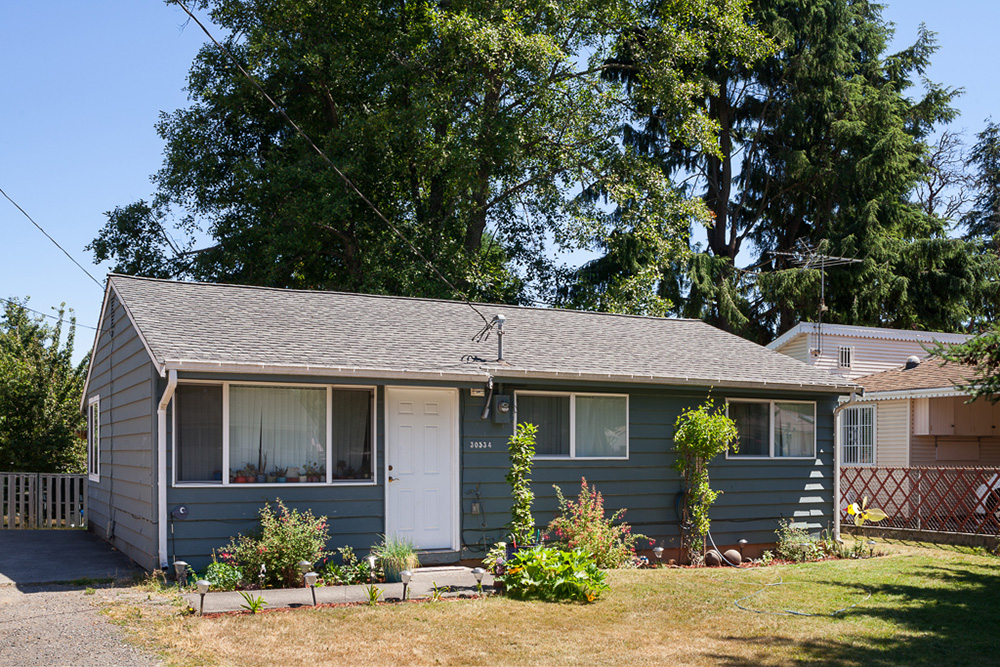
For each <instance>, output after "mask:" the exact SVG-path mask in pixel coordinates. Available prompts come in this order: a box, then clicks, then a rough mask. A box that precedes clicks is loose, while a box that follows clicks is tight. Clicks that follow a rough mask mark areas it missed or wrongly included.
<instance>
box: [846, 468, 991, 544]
mask: <svg viewBox="0 0 1000 667" xmlns="http://www.w3.org/2000/svg"><path fill="white" fill-rule="evenodd" d="M840 493H841V508H840V510H841V513H842V515H843V516H842V519H844V518H845V517H847V507H848V505H849V504H850V503H853V502H861V501H862V499H863V498H868V503H869V505H872V506H876V507H879V508H881V509H882V510H884V511H885V513H886V514H887V515H888V518H887V519H885V520H884V521H882V522H880V523H879V524H877V525H872V526H868V527H867V529H869V530H873V531H877V530H885V529H895V530H912V531H933V532H943V533H965V534H977V535H996V534H998V533H1000V515H998V511H1000V468H921V467H914V468H888V467H845V468H843V469H842V470H841V487H840ZM846 520H847V519H845V522H846Z"/></svg>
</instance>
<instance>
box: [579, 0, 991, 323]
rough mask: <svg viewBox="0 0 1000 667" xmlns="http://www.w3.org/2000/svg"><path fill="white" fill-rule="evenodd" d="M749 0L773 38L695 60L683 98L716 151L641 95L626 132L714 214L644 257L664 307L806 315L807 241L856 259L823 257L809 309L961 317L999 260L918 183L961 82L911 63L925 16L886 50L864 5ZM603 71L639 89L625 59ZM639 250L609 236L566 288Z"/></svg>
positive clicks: (858, 0) (763, 318) (921, 59)
mask: <svg viewBox="0 0 1000 667" xmlns="http://www.w3.org/2000/svg"><path fill="white" fill-rule="evenodd" d="M750 12H751V16H750V22H751V23H752V24H753V25H754V26H755V27H757V28H759V29H760V30H761V31H762V32H763V33H765V34H766V35H768V36H769V37H770V38H771V39H773V40H774V42H775V43H776V44H777V45H778V46H777V49H776V50H774V52H773V53H771V54H770V55H768V56H767V57H765V58H762V59H760V60H758V61H756V62H754V63H750V64H749V65H748V64H746V63H742V62H736V61H733V60H731V59H728V58H726V57H725V56H724V55H723V54H719V56H718V57H716V58H712V59H709V60H707V61H706V69H705V70H704V74H705V75H706V76H708V77H709V78H710V79H712V80H713V81H714V82H715V84H716V86H715V87H714V89H713V92H712V93H710V94H709V95H706V96H704V97H700V98H698V100H697V103H698V104H699V106H700V108H701V109H702V111H703V112H704V113H705V114H706V116H707V117H709V118H711V119H712V120H714V121H715V122H716V123H717V124H718V131H719V134H718V137H719V143H718V148H719V150H718V151H717V152H704V151H702V152H699V151H692V150H690V149H689V147H687V146H685V145H683V144H680V143H678V142H676V141H674V140H673V138H672V136H671V135H670V133H669V132H665V131H664V120H665V119H668V118H669V112H668V109H669V107H666V106H664V105H662V104H660V103H659V102H658V100H657V99H656V96H655V94H650V93H649V92H646V93H643V95H642V97H641V101H642V102H644V103H645V107H646V111H647V113H646V116H645V118H644V119H643V120H642V121H641V122H639V123H632V124H630V125H629V126H627V128H626V132H625V134H624V140H625V142H626V144H627V145H629V146H632V147H634V148H635V149H636V150H637V151H638V152H641V153H642V154H644V155H647V156H650V157H651V158H654V159H656V160H658V162H659V164H660V165H661V167H662V169H663V170H664V172H665V173H666V174H669V175H670V177H671V178H673V179H674V180H676V181H679V182H680V181H682V182H684V183H686V186H687V188H688V191H689V192H691V193H695V194H697V195H699V196H700V197H701V198H702V199H703V201H704V203H705V205H706V206H707V207H708V209H709V210H710V212H711V217H712V224H711V225H710V227H709V228H708V230H707V233H706V234H705V239H704V242H703V244H702V242H701V241H699V240H698V238H697V236H696V235H695V234H694V233H693V232H689V243H690V244H691V250H692V253H691V255H690V256H689V257H688V258H679V259H676V260H675V261H673V262H671V263H669V264H665V265H662V266H659V267H656V269H657V270H659V271H660V273H661V275H662V280H661V282H660V283H659V291H660V293H661V294H662V295H663V296H664V297H666V298H668V299H669V300H670V301H672V302H673V303H675V304H676V308H675V310H674V312H675V313H677V314H680V315H684V316H688V317H700V318H703V319H706V320H708V321H710V322H712V323H714V324H717V325H719V326H722V327H723V328H726V329H728V330H731V331H735V332H738V333H741V334H743V335H746V336H748V337H750V338H754V339H757V340H759V341H761V342H763V341H766V340H768V339H770V338H772V337H773V336H774V335H776V334H777V333H779V332H780V331H783V330H786V329H787V328H789V327H790V326H792V325H793V324H795V323H796V322H797V321H798V320H800V319H810V318H815V317H817V316H818V314H819V309H820V303H819V301H820V276H819V275H818V274H819V271H817V270H805V271H803V270H801V269H798V268H795V267H794V266H793V265H792V263H791V261H792V257H791V254H792V253H793V252H794V251H796V250H797V249H798V248H800V247H801V246H800V244H802V243H804V244H805V245H806V246H807V247H811V248H816V247H818V246H819V245H820V244H821V243H822V244H823V251H824V252H825V253H827V254H831V255H838V256H847V257H850V258H857V259H860V260H862V261H861V262H860V263H858V264H857V265H853V266H846V267H842V268H838V269H836V270H831V271H828V272H827V276H826V304H825V306H826V307H827V308H828V309H829V311H828V312H827V313H826V314H825V315H824V319H826V320H828V321H830V320H832V321H835V322H845V323H846V322H849V323H853V324H860V325H870V326H892V327H902V328H909V327H911V326H919V327H923V328H929V329H938V330H942V329H943V330H955V329H960V328H962V327H963V326H966V325H967V324H968V322H969V321H970V319H972V318H973V317H975V316H976V314H977V313H978V312H980V311H979V310H978V309H979V307H980V306H981V304H982V303H984V301H986V300H987V299H986V295H989V294H992V293H993V290H994V289H995V277H996V275H997V264H996V262H995V261H994V260H995V258H993V257H990V256H987V255H984V254H983V253H982V252H981V251H980V248H979V247H978V246H977V245H975V244H974V243H970V242H968V241H966V240H963V239H958V238H953V237H951V236H950V235H949V231H951V228H950V225H951V222H952V221H949V220H946V219H943V218H941V217H940V216H939V215H937V214H936V213H934V212H933V211H932V212H927V211H926V210H925V209H924V208H921V205H920V202H919V200H918V199H919V198H918V197H917V196H916V195H915V192H916V190H917V189H918V188H919V187H920V186H922V185H924V184H927V183H928V179H929V178H930V177H931V175H932V174H931V165H930V161H929V160H930V155H931V147H930V145H929V143H928V141H929V140H928V137H929V136H930V135H931V133H932V132H933V131H934V130H935V129H936V128H938V127H940V125H941V124H944V123H947V122H948V121H949V120H951V119H952V118H953V117H954V116H955V115H956V111H955V110H954V109H953V107H952V106H951V104H952V101H953V100H954V98H955V97H956V95H958V94H959V92H960V91H957V90H954V89H950V88H946V87H943V86H940V85H936V84H933V83H931V82H929V81H927V80H926V79H924V78H923V74H924V72H925V71H926V68H927V67H928V65H929V63H930V58H931V56H932V54H933V53H934V51H935V43H934V36H933V33H931V32H930V31H928V30H927V29H925V28H922V29H921V31H920V33H919V34H918V36H917V40H916V42H915V43H914V44H913V45H912V46H911V47H909V48H907V49H904V50H903V51H901V52H899V53H895V54H890V53H887V45H888V40H889V38H890V36H891V34H892V28H891V26H890V25H889V24H887V23H886V22H885V21H883V19H882V18H881V8H880V6H879V5H876V4H874V3H870V2H866V1H864V0H758V1H756V2H754V3H752V5H751V6H750ZM607 75H608V76H612V77H614V76H624V77H626V78H628V79H630V81H631V83H632V86H633V88H632V90H633V91H635V90H638V89H641V88H642V87H643V81H642V80H641V79H640V78H638V77H636V76H635V75H634V73H633V71H631V70H628V71H624V72H617V71H609V72H608V73H607ZM918 77H920V80H921V82H922V85H923V91H922V93H921V95H920V96H919V97H917V98H916V99H914V98H911V97H909V95H910V94H911V90H912V88H913V84H914V82H915V80H917V78H918ZM932 208H933V207H932ZM644 247H645V246H644V243H643V241H642V239H641V238H619V239H616V242H615V243H613V244H608V245H607V246H606V250H607V253H606V255H605V257H602V258H600V259H598V260H596V261H595V262H593V263H592V264H590V265H588V266H585V267H584V268H583V269H582V270H581V271H580V272H579V273H578V278H579V280H580V284H581V285H580V286H579V287H577V292H580V293H583V294H587V292H588V290H587V289H586V288H587V286H588V285H590V284H593V283H595V282H599V281H600V280H601V277H602V276H605V275H615V274H620V273H623V272H624V273H629V272H635V271H639V270H643V269H645V270H649V269H650V268H651V267H650V263H651V262H652V261H653V259H652V258H651V257H649V256H648V255H647V254H646V253H645V251H644ZM571 292H572V290H571ZM570 297H571V298H570V299H569V303H574V304H575V303H578V302H579V301H580V300H579V299H578V298H576V295H575V294H571V295H570Z"/></svg>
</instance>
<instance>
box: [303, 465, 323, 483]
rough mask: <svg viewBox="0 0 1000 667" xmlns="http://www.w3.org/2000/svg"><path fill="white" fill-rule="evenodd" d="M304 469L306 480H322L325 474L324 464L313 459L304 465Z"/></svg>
mask: <svg viewBox="0 0 1000 667" xmlns="http://www.w3.org/2000/svg"><path fill="white" fill-rule="evenodd" d="M305 471H306V481H308V482H322V481H323V477H325V476H326V470H325V468H324V466H322V465H320V464H319V463H316V462H315V461H310V462H309V463H306V465H305Z"/></svg>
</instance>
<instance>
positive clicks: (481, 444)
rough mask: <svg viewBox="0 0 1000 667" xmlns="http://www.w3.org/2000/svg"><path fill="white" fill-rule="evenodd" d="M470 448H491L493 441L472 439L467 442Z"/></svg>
mask: <svg viewBox="0 0 1000 667" xmlns="http://www.w3.org/2000/svg"><path fill="white" fill-rule="evenodd" d="M469 448H470V449H493V443H492V442H489V441H488V440H473V441H472V442H470V443H469Z"/></svg>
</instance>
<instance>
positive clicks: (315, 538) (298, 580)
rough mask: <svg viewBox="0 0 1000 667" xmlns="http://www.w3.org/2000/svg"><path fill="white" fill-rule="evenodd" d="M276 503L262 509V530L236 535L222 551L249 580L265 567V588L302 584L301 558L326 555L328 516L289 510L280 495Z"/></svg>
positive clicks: (308, 558)
mask: <svg viewBox="0 0 1000 667" xmlns="http://www.w3.org/2000/svg"><path fill="white" fill-rule="evenodd" d="M274 505H275V509H271V506H270V505H264V507H262V508H261V509H260V529H259V530H258V531H256V533H254V534H252V535H239V536H237V537H235V538H233V540H231V541H230V543H229V544H228V545H227V546H226V547H225V548H224V549H223V550H222V554H223V559H224V560H226V559H227V557H228V558H230V559H231V562H235V564H236V565H237V566H238V567H239V568H240V570H241V572H242V574H243V581H245V582H247V583H250V582H254V581H258V580H259V573H260V572H261V567H262V566H263V568H264V570H263V571H264V579H263V584H264V586H265V587H266V586H302V585H304V584H303V582H302V576H301V572H299V567H298V564H299V561H302V560H307V561H309V562H310V563H315V562H317V561H320V560H322V559H323V558H324V557H325V556H326V555H327V552H326V551H324V548H325V547H326V543H327V541H328V540H329V539H330V536H329V531H328V530H327V526H326V517H325V516H324V517H319V518H316V517H314V516H313V514H312V511H311V510H307V511H306V512H299V511H298V510H294V509H293V510H290V509H288V508H287V507H286V506H285V504H284V503H283V502H281V499H280V498H279V499H277V500H275V503H274ZM227 562H229V561H227Z"/></svg>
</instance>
